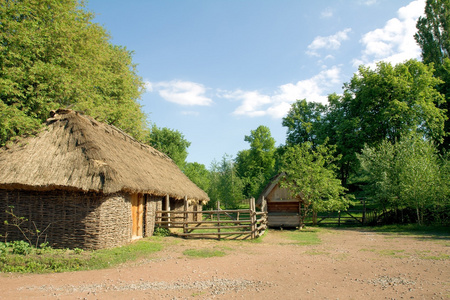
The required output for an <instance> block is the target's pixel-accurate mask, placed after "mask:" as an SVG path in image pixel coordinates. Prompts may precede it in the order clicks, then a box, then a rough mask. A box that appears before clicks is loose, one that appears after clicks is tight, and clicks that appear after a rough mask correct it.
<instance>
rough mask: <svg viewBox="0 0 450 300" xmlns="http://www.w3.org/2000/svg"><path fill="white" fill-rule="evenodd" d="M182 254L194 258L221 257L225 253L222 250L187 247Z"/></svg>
mask: <svg viewBox="0 0 450 300" xmlns="http://www.w3.org/2000/svg"><path fill="white" fill-rule="evenodd" d="M183 254H184V255H186V256H189V257H196V258H208V257H221V256H225V255H226V253H225V252H224V251H221V250H215V249H187V250H185V251H183Z"/></svg>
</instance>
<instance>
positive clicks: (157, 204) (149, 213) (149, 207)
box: [144, 195, 163, 236]
mask: <svg viewBox="0 0 450 300" xmlns="http://www.w3.org/2000/svg"><path fill="white" fill-rule="evenodd" d="M162 201H163V197H156V196H150V195H147V201H146V208H145V211H146V215H145V221H144V222H145V227H144V236H152V235H153V231H154V230H155V218H156V213H155V211H156V210H158V209H161V207H162Z"/></svg>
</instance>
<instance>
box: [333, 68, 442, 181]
mask: <svg viewBox="0 0 450 300" xmlns="http://www.w3.org/2000/svg"><path fill="white" fill-rule="evenodd" d="M433 71H434V69H433V67H432V66H427V65H425V64H423V63H421V62H418V61H416V60H409V61H406V62H405V63H402V64H398V65H396V66H392V65H391V64H389V63H385V62H380V63H378V64H377V68H376V69H375V70H372V69H370V68H368V67H364V66H361V67H360V68H359V71H358V73H356V74H355V75H354V76H353V78H352V79H351V81H350V82H349V83H346V84H345V85H344V88H345V90H344V95H343V96H341V97H339V96H336V95H332V96H331V97H330V98H329V100H330V105H329V108H328V114H327V116H326V117H325V123H327V126H326V129H327V131H328V134H327V135H328V136H330V137H332V140H331V141H330V142H331V143H335V144H336V145H337V150H338V153H339V154H342V158H341V160H340V162H339V166H340V169H341V179H342V180H343V182H344V183H345V180H346V179H347V178H348V176H349V174H350V172H354V171H356V170H357V169H358V160H357V158H356V153H359V152H360V151H361V149H362V148H363V147H364V145H365V144H367V145H369V146H375V145H377V144H379V143H381V141H383V140H384V139H387V140H389V141H390V142H395V141H397V140H398V139H399V138H400V136H402V135H403V134H406V133H408V132H418V133H420V134H421V135H423V136H424V137H426V138H428V139H432V140H434V141H436V142H437V143H440V142H442V140H443V137H444V136H445V132H444V121H445V119H446V115H445V111H443V110H442V109H440V108H438V107H437V106H438V105H439V104H441V103H443V102H444V98H443V96H442V95H441V94H440V93H439V92H438V91H437V90H436V86H437V85H438V84H439V83H440V82H441V81H440V80H439V79H437V78H436V77H434V75H433ZM330 125H332V126H330ZM333 136H334V138H333Z"/></svg>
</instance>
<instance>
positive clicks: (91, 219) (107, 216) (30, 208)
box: [0, 190, 131, 249]
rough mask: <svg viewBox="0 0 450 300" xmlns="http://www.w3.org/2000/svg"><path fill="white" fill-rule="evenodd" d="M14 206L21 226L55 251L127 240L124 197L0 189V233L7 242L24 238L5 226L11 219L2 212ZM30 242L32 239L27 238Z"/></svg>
mask: <svg viewBox="0 0 450 300" xmlns="http://www.w3.org/2000/svg"><path fill="white" fill-rule="evenodd" d="M9 206H14V208H13V211H14V214H15V215H16V216H19V217H25V218H26V219H28V221H27V222H25V223H23V224H22V225H21V227H22V228H23V229H25V230H27V229H28V230H31V231H35V227H34V225H33V222H34V223H35V224H36V228H37V229H38V230H40V231H41V232H42V231H43V230H44V229H45V228H46V227H47V226H49V227H48V229H47V230H45V232H44V233H43V234H42V236H41V239H40V240H39V243H42V242H44V241H48V242H49V243H50V245H52V246H53V247H56V248H75V247H78V248H84V249H99V248H105V247H112V246H117V245H122V244H125V243H127V242H129V241H130V239H131V213H130V211H131V203H130V200H129V197H127V196H124V195H118V194H116V195H109V196H105V195H103V194H99V193H80V192H69V191H60V190H55V191H48V192H37V191H22V190H20V191H19V190H14V191H10V190H0V234H2V235H5V234H7V238H8V240H15V239H24V237H23V235H22V234H21V233H20V231H19V230H18V229H17V228H14V227H13V226H11V225H9V226H7V225H5V224H4V220H8V222H9V223H12V221H13V218H12V217H11V216H10V215H8V214H7V213H6V212H5V211H6V210H8V209H9V208H8V207H9ZM29 237H30V239H31V240H32V242H33V243H35V242H36V236H31V235H29Z"/></svg>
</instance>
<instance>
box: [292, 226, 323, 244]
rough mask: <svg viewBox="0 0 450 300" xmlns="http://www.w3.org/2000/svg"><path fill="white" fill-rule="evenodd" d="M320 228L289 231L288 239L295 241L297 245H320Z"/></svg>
mask: <svg viewBox="0 0 450 300" xmlns="http://www.w3.org/2000/svg"><path fill="white" fill-rule="evenodd" d="M319 231H320V229H319V228H307V229H303V230H296V231H287V232H286V236H287V238H288V239H290V240H292V241H295V244H297V245H301V246H307V245H318V244H320V243H321V242H322V241H321V240H320V238H319V235H318V233H319Z"/></svg>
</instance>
